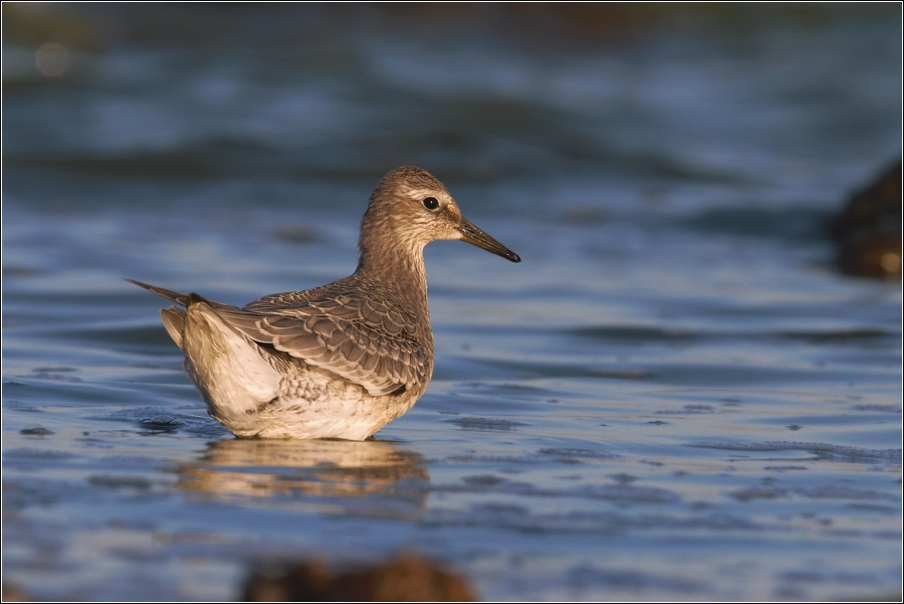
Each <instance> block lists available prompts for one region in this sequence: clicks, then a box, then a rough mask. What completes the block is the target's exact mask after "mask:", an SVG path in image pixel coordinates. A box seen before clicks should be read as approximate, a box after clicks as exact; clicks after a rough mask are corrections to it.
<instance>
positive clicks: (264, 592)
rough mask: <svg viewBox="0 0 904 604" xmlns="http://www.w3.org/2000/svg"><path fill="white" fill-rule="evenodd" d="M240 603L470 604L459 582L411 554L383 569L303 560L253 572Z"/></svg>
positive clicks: (465, 587)
mask: <svg viewBox="0 0 904 604" xmlns="http://www.w3.org/2000/svg"><path fill="white" fill-rule="evenodd" d="M243 599H244V601H246V602H268V601H269V602H456V601H457V602H473V601H474V591H473V590H472V589H471V587H470V585H468V583H467V581H465V580H464V579H462V578H460V577H457V576H455V575H452V574H450V573H448V572H446V571H444V570H440V569H439V568H437V567H436V565H435V564H433V563H432V562H429V561H427V560H425V559H424V558H422V557H420V556H419V555H417V554H414V553H403V554H401V555H400V556H399V557H398V558H396V559H395V560H393V561H390V562H388V563H386V564H379V565H376V566H372V567H369V568H364V569H358V570H353V571H351V572H346V573H335V572H333V571H331V570H330V569H329V568H328V567H327V565H326V564H324V563H323V562H321V561H317V560H313V561H305V562H301V563H299V564H296V565H295V566H292V567H291V568H289V569H288V570H287V571H286V572H283V573H280V574H271V573H267V572H263V571H258V572H256V573H254V574H253V575H252V576H251V578H250V579H248V582H247V583H246V584H245V593H244V594H243Z"/></svg>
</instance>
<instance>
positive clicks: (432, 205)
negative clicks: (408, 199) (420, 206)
mask: <svg viewBox="0 0 904 604" xmlns="http://www.w3.org/2000/svg"><path fill="white" fill-rule="evenodd" d="M424 207H425V208H427V209H428V210H435V209H436V208H438V207H439V202H438V201H436V197H428V198H427V199H425V200H424Z"/></svg>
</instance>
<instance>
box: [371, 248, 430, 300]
mask: <svg viewBox="0 0 904 604" xmlns="http://www.w3.org/2000/svg"><path fill="white" fill-rule="evenodd" d="M360 248H361V256H360V258H359V260H358V268H357V269H356V270H355V275H356V276H357V277H358V278H359V279H362V280H363V281H367V282H369V283H374V284H379V285H380V286H381V287H382V288H385V289H386V290H388V291H389V292H391V293H392V295H393V296H394V297H398V298H399V299H400V300H402V301H404V302H405V303H406V304H408V305H410V306H411V307H412V310H418V311H423V312H427V311H428V305H427V270H426V267H425V266H424V246H423V245H419V244H416V243H414V242H406V241H399V240H392V241H389V240H386V239H381V240H378V241H370V240H369V238H367V237H365V236H363V234H362V237H361V242H360Z"/></svg>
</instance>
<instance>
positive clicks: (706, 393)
mask: <svg viewBox="0 0 904 604" xmlns="http://www.w3.org/2000/svg"><path fill="white" fill-rule="evenodd" d="M2 10H3V13H2V17H3V19H2V28H3V74H2V77H3V89H2V94H3V109H2V112H3V114H2V117H3V123H2V125H3V132H2V145H3V167H2V169H3V172H2V176H3V181H2V189H3V190H2V193H3V217H2V226H3V249H2V251H3V327H4V332H3V376H4V377H3V380H4V382H3V383H4V386H3V405H4V407H3V418H4V422H3V441H4V445H3V446H4V492H3V495H4V529H5V530H4V539H5V547H4V582H5V584H6V582H7V581H9V582H10V584H11V585H12V586H13V587H15V588H17V589H21V590H23V592H24V593H26V594H28V595H32V596H37V597H40V598H51V599H52V598H63V599H101V600H103V599H129V598H139V599H167V598H170V599H179V598H191V599H224V598H232V597H235V596H236V594H237V593H240V591H239V587H238V586H239V584H240V583H241V581H242V577H244V576H245V572H246V569H247V564H248V563H249V560H250V561H254V560H258V559H260V558H261V557H266V556H272V555H275V554H274V552H279V553H280V555H287V556H289V555H291V556H294V555H302V554H308V553H312V552H313V553H317V554H318V555H323V556H325V557H326V558H327V559H331V560H332V559H333V558H337V559H345V558H349V557H351V558H369V557H379V556H380V555H383V554H384V553H387V552H393V551H395V548H398V547H401V546H414V547H416V548H417V549H419V550H421V551H424V552H426V553H427V554H428V555H432V556H434V557H437V558H439V559H441V560H443V561H446V562H448V563H449V564H452V565H453V566H457V567H458V568H459V569H462V571H463V572H464V573H465V574H466V575H467V576H469V577H471V578H472V580H473V581H474V582H475V585H476V589H477V592H478V593H479V594H481V595H482V596H483V597H487V598H493V599H502V600H506V599H519V598H521V599H545V598H549V599H571V598H581V599H636V598H640V599H668V600H671V599H681V598H689V599H723V598H729V599H748V600H749V599H753V600H755V599H760V598H767V599H770V598H771V599H783V600H788V599H826V598H842V599H845V598H850V597H864V598H873V597H880V596H881V597H884V596H885V595H888V594H891V595H890V597H892V599H895V598H899V597H900V572H901V568H900V459H901V449H900V430H901V416H900V413H901V408H900V401H901V390H900V379H901V372H900V367H901V365H900V364H901V314H900V313H901V289H900V281H899V279H900V265H901V261H900V216H901V193H900V168H897V170H898V171H897V172H896V173H895V172H894V170H895V168H894V166H895V165H897V162H899V161H900V157H901V146H902V145H901V140H902V139H901V129H902V124H901V115H902V96H901V95H902V93H901V89H902V88H901V87H902V78H901V73H902V63H901V56H902V55H901V53H902V28H901V6H900V5H899V4H897V3H864V4H863V5H860V4H852V3H851V4H777V5H760V4H718V3H717V4H658V3H652V4H651V3H645V4H611V5H610V4H555V5H554V4H490V5H484V4H448V5H447V4H439V5H435V4H423V5H422V4H398V5H397V4H378V5H367V4H365V5H359V4H355V5H344V4H278V5H277V4H273V5H267V4H264V5H257V4H255V5H250V4H248V5H246V4H228V5H225V4H224V5H219V4H205V5H195V4H137V5H133V4H56V3H54V4H50V3H46V4H45V3H17V2H4V3H3V7H2ZM406 164H412V165H417V166H420V167H423V168H425V169H427V170H429V171H430V172H432V173H433V174H434V175H436V176H437V177H438V178H439V179H440V180H442V181H443V182H444V183H445V184H446V186H447V187H448V188H449V189H450V191H451V192H452V194H453V195H454V196H455V198H456V199H457V201H458V203H459V205H460V207H461V208H462V210H463V212H464V214H465V215H466V216H467V217H468V218H469V219H471V220H472V221H473V222H474V223H476V224H477V225H478V226H480V227H481V228H483V229H484V230H486V231H487V232H488V233H490V234H491V235H493V236H494V237H495V238H497V239H498V240H500V241H501V242H503V243H504V244H505V245H507V246H508V247H510V248H511V249H512V250H514V251H516V252H517V253H519V254H520V255H521V256H522V258H523V260H524V261H523V262H522V263H521V264H520V265H512V264H509V263H507V262H503V261H501V260H500V259H499V258H496V257H493V256H490V255H488V254H485V253H484V252H481V251H480V250H477V249H476V248H471V247H470V246H462V245H459V244H457V243H446V242H444V243H437V244H434V245H431V246H429V247H428V248H427V250H426V256H427V266H428V276H429V282H430V287H431V289H430V292H431V312H432V316H433V324H434V331H435V333H436V340H437V361H436V373H435V375H434V382H433V384H432V385H431V387H430V390H428V393H427V395H425V397H424V398H423V399H422V401H421V402H419V403H418V405H417V406H416V407H415V408H414V410H412V412H410V413H409V414H408V415H406V416H405V417H403V418H401V419H400V420H397V421H396V422H394V423H392V424H390V426H388V427H387V428H386V429H385V430H383V431H381V432H380V433H379V434H378V435H377V437H378V440H380V442H379V443H377V444H378V445H379V447H377V448H376V449H374V451H376V452H373V451H371V450H370V449H368V450H367V451H369V453H367V455H359V453H360V451H358V450H357V449H355V450H354V451H355V453H354V454H349V451H346V450H345V449H342V447H345V446H346V445H342V446H339V445H330V447H327V449H323V450H320V449H318V450H317V451H316V452H315V453H311V452H310V451H309V450H307V449H305V450H304V451H301V452H299V451H296V450H294V449H292V450H291V451H289V452H288V453H287V452H285V451H283V452H282V453H273V452H272V451H270V450H269V449H268V452H267V453H265V454H264V453H259V452H257V451H256V450H255V451H245V450H243V449H241V447H242V446H243V445H234V444H233V445H230V444H228V443H235V442H238V441H232V440H230V439H229V437H228V435H227V434H225V433H224V432H223V431H222V429H221V428H220V427H219V425H218V424H216V422H214V421H213V420H211V419H210V418H207V417H206V415H205V413H204V408H203V403H202V402H201V401H200V398H199V396H198V394H197V392H196V391H195V390H194V389H193V387H192V386H191V384H190V382H189V381H188V379H187V377H186V376H185V375H184V373H183V372H182V370H181V368H180V363H181V359H180V358H179V355H178V351H177V350H176V348H175V347H174V346H173V345H172V343H171V342H169V340H168V339H167V337H166V335H165V333H164V331H163V329H162V327H161V325H160V323H159V320H158V318H157V314H156V313H157V309H158V308H159V307H160V306H161V303H160V302H159V301H158V300H156V299H154V297H153V296H151V295H150V294H147V293H146V292H142V291H140V290H137V288H134V287H132V286H131V285H129V284H128V283H125V282H124V281H122V279H121V278H122V277H129V278H134V279H139V280H141V281H147V282H151V283H155V284H158V285H161V286H164V287H168V288H172V289H176V290H181V291H197V292H199V293H201V294H202V295H205V296H207V297H210V298H213V299H217V300H220V301H223V302H229V303H235V304H244V303H246V302H248V301H250V300H252V299H255V298H257V297H260V296H261V295H264V294H269V293H273V292H276V291H286V290H293V289H303V288H308V287H313V286H316V285H320V284H323V283H325V282H328V281H331V280H334V279H336V278H339V277H342V276H345V275H347V274H349V273H350V272H351V271H352V270H353V269H354V267H355V264H356V259H357V252H356V243H357V230H358V224H359V221H360V217H361V215H362V213H363V211H364V208H365V206H366V200H367V197H368V195H369V194H370V192H371V191H372V189H373V187H374V186H375V185H376V183H377V182H378V180H379V178H380V177H381V176H382V175H383V174H384V173H385V172H387V171H388V170H390V169H393V168H395V167H397V166H400V165H406ZM889 170H891V171H890V172H888V171H889ZM886 172H888V173H889V174H891V177H890V178H891V180H890V182H892V185H893V184H894V183H897V187H898V188H897V189H896V192H895V189H894V187H893V186H892V189H890V190H891V191H892V192H891V193H890V194H889V195H890V197H889V196H887V198H888V199H892V200H893V201H894V200H896V201H895V202H894V203H885V202H883V203H885V205H884V206H882V205H881V204H880V206H881V208H880V214H881V215H880V216H879V217H878V218H875V219H873V218H869V219H865V220H866V223H868V225H873V224H878V225H880V226H878V227H875V228H876V229H878V232H879V239H880V242H879V244H877V245H876V246H867V247H868V248H869V249H868V250H867V256H868V257H869V258H872V260H871V262H872V265H871V266H874V267H875V266H879V267H881V268H874V269H871V270H872V274H873V275H874V276H879V277H884V278H885V280H883V279H868V278H864V277H857V276H851V275H850V274H849V273H856V272H858V271H857V270H856V269H855V268H851V267H852V266H854V265H857V262H856V261H851V262H848V263H847V264H846V263H845V261H844V259H839V257H838V253H839V252H838V249H837V248H836V243H835V241H834V240H833V236H834V237H835V238H836V240H841V239H844V238H845V237H847V238H848V239H851V240H856V242H862V241H863V240H864V238H866V239H867V240H869V238H870V237H871V236H872V235H871V233H873V231H872V230H870V229H873V227H872V226H868V227H863V226H862V224H861V223H856V225H855V226H854V227H851V228H848V227H846V226H844V225H845V224H847V223H846V222H840V223H839V222H838V221H839V220H842V219H839V218H837V216H838V214H839V212H841V211H842V209H843V208H844V207H845V204H846V203H847V202H848V200H849V199H851V197H852V196H853V195H855V194H857V193H858V192H863V191H867V187H868V186H869V185H870V183H871V182H873V180H874V179H875V178H877V177H879V176H880V175H882V174H883V173H886ZM895 174H897V176H895ZM877 190H878V189H877ZM882 190H883V191H884V190H885V189H882ZM877 195H878V193H877ZM883 199H885V198H883ZM867 205H869V204H867ZM874 205H875V204H874ZM886 206H887V207H886ZM871 207H872V206H871ZM882 208H884V209H882ZM882 212H884V213H882ZM895 212H896V213H895ZM858 220H859V219H858ZM833 221H834V222H833ZM866 223H864V224H866ZM832 225H834V226H832ZM864 229H866V231H864ZM864 232H866V233H867V234H866V235H864V234H863V233H864ZM833 233H834V235H833ZM856 242H855V243H856ZM857 245H860V244H859V243H857ZM841 247H842V249H844V244H843V243H842V246H841ZM854 247H857V246H856V245H855V246H854ZM861 247H862V246H861ZM858 249H859V248H858ZM876 250H878V251H876ZM861 272H862V271H861ZM866 272H867V273H869V272H870V271H869V270H867V271H866ZM348 446H349V447H350V446H351V445H348ZM374 446H376V445H374ZM236 447H238V448H239V449H238V450H236ZM336 447H339V449H342V451H338V452H337V450H336ZM380 447H382V448H380ZM277 448H278V447H277ZM384 449H385V450H384ZM286 459H290V460H295V461H294V462H292V463H287V462H286V461H285V460H286ZM349 459H353V460H354V459H366V460H370V461H360V462H349V461H348V460H349ZM374 459H378V460H379V461H373V460H374ZM223 460H226V461H223ZM387 460H389V461H387ZM398 460H403V461H402V462H399V461H398ZM306 464H307V465H306ZM324 464H326V465H324ZM349 464H351V466H352V467H355V468H358V469H359V470H360V469H361V468H362V467H363V468H370V469H371V470H373V469H374V468H377V469H378V470H379V469H380V468H384V467H385V466H386V465H387V464H388V465H390V466H392V467H396V466H398V465H399V464H401V466H400V467H404V470H399V472H398V473H397V479H392V480H389V481H388V482H387V479H386V473H385V472H383V471H382V470H379V471H375V470H374V471H364V470H361V471H359V472H358V473H357V474H355V476H356V478H354V480H356V481H358V482H356V483H355V485H357V486H355V487H354V488H352V489H350V490H342V489H340V490H338V491H337V490H336V489H334V488H333V487H332V485H333V483H335V482H336V481H337V480H338V481H339V482H340V483H342V481H343V480H345V479H346V478H347V475H346V474H341V473H340V474H341V477H346V478H341V477H340V478H337V477H336V476H335V475H329V476H326V475H324V474H323V472H325V470H323V468H324V467H335V468H345V467H347V466H348V465H349ZM657 464H658V465H657ZM305 467H307V468H308V469H307V470H305V469H304V468H305ZM315 467H316V468H319V469H317V470H316V471H314V470H311V468H315ZM223 468H228V471H227V470H223ZM236 468H241V469H242V471H243V472H244V473H242V474H240V473H239V472H238V470H237V469H236ZM789 468H791V469H789ZM794 468H797V470H796V471H795V470H794ZM803 470H808V471H803ZM368 472H369V473H368ZM327 474H328V473H327ZM515 475H517V476H515ZM240 476H241V479H239V477H240ZM299 476H301V478H299ZM393 476H396V474H393ZM254 477H257V478H254ZM262 477H266V479H265V478H262ZM688 477H692V478H688ZM248 481H250V482H248ZM255 481H257V482H255ZM261 481H264V482H266V481H270V482H268V483H267V484H269V485H270V486H267V487H262V486H261V484H263V483H262V482H261ZM400 481H401V482H400ZM387 484H388V485H389V486H387ZM249 485H251V486H249ZM255 485H256V486H255ZM311 485H315V486H311ZM316 485H319V486H316ZM399 485H402V486H399ZM255 489H256V490H255ZM387 489H388V490H387ZM255 493H256V494H257V495H255ZM324 498H326V499H324ZM375 498H376V499H375ZM550 502H552V503H550ZM858 506H859V507H858ZM287 510H290V511H287ZM387 510H395V511H393V512H391V513H390V512H389V511H387ZM274 527H279V528H274ZM350 527H351V528H350ZM836 527H841V528H842V529H843V530H844V531H847V533H844V532H843V530H836ZM753 534H756V535H758V537H757V538H756V539H753V538H752V537H751V535H753ZM161 535H164V536H165V537H161ZM123 552H126V554H123ZM842 552H846V553H844V554H842ZM854 559H856V560H857V561H858V562H857V563H856V564H855V565H854V566H851V564H852V563H851V560H854ZM185 560H190V561H192V562H191V565H189V567H185V565H184V564H183V562H184V561H185ZM192 565H194V566H192ZM163 577H166V578H167V579H166V580H163V579H162V578H163Z"/></svg>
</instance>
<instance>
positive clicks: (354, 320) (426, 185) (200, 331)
mask: <svg viewBox="0 0 904 604" xmlns="http://www.w3.org/2000/svg"><path fill="white" fill-rule="evenodd" d="M431 200H432V201H431ZM437 239H461V240H464V241H467V242H468V243H473V244H475V245H478V246H480V247H482V248H484V249H487V250H488V251H491V252H493V253H495V254H498V255H500V256H503V257H505V258H507V259H509V260H512V261H513V262H518V261H520V258H518V256H517V255H515V254H514V253H512V252H511V251H510V250H508V249H507V248H505V247H504V246H502V245H501V244H499V243H498V242H497V241H495V240H494V239H492V238H491V237H489V236H488V235H486V233H484V232H483V231H481V230H480V229H477V227H475V226H474V225H473V224H471V223H470V222H468V221H467V220H465V219H464V218H463V217H462V215H461V212H460V211H459V209H458V206H457V205H456V204H455V201H454V200H453V199H452V196H451V195H450V194H449V192H448V191H447V190H446V188H445V187H444V186H443V185H442V183H440V182H439V181H438V180H437V179H436V178H434V177H433V176H432V175H431V174H429V173H428V172H427V171H425V170H422V169H420V168H414V167H403V168H398V169H396V170H393V171H392V172H389V173H388V174H387V175H386V176H384V177H383V179H382V180H381V181H380V184H379V185H378V186H377V188H376V189H375V190H374V192H373V194H372V195H371V197H370V202H369V204H368V207H367V211H366V213H365V214H364V218H363V220H362V223H361V238H360V242H359V247H360V250H361V256H360V260H359V262H358V267H357V269H356V270H355V272H354V273H353V274H352V275H350V276H348V277H345V278H344V279H340V280H338V281H335V282H333V283H330V284H327V285H323V286H321V287H316V288H313V289H309V290H305V291H296V292H286V293H281V294H273V295H270V296H265V297H263V298H261V299H259V300H256V301H254V302H251V303H250V304H248V305H246V306H244V307H243V308H239V307H236V306H230V305H228V304H221V303H218V302H210V301H207V300H205V299H203V298H201V297H200V296H198V295H197V294H189V295H185V294H180V293H178V292H174V291H171V290H167V289H163V288H160V287H155V286H152V285H147V284H144V283H140V282H138V281H132V283H135V284H136V285H139V286H141V287H144V288H145V289H148V290H150V291H152V292H154V293H155V294H158V295H160V296H163V297H164V298H167V299H169V300H171V301H173V302H175V303H176V304H178V305H180V306H182V307H185V309H184V310H183V309H182V308H178V307H170V308H167V309H164V310H163V311H161V316H162V318H163V322H164V325H165V326H166V328H167V331H168V332H169V334H170V336H171V337H172V338H173V341H175V342H176V344H177V345H178V346H179V347H180V348H181V349H182V351H183V353H184V355H185V365H186V369H187V370H188V373H189V375H190V376H191V378H192V379H193V380H194V382H195V383H196V384H197V385H198V388H199V389H200V390H201V392H202V394H203V395H204V399H205V400H206V402H207V405H208V411H209V413H210V415H211V416H212V417H214V418H216V419H217V420H219V421H220V422H221V423H222V424H223V425H224V426H225V427H226V428H227V429H229V430H230V431H231V432H233V433H234V434H235V435H237V436H242V437H263V438H328V437H331V438H347V439H351V440H362V439H364V438H367V437H368V436H370V435H371V434H373V433H374V432H376V431H377V430H379V429H380V428H381V427H383V426H384V425H386V424H387V423H388V422H390V421H392V420H393V419H395V418H396V417H399V416H400V415H402V414H403V413H405V412H406V411H407V410H408V409H410V408H411V406H412V405H413V404H414V403H415V401H416V400H417V399H418V398H419V397H420V396H421V395H422V394H423V393H424V391H425V390H426V388H427V384H428V383H429V382H430V377H431V375H432V374H433V334H432V331H431V329H430V314H429V309H428V305H427V276H426V271H425V269H424V256H423V249H424V246H425V245H426V244H427V243H429V242H431V241H434V240H437ZM130 281H131V280H130Z"/></svg>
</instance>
